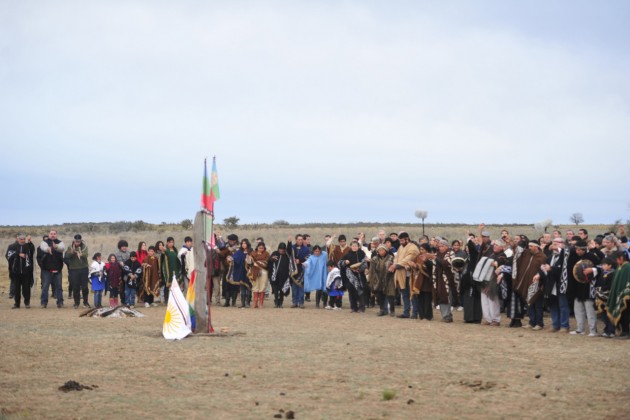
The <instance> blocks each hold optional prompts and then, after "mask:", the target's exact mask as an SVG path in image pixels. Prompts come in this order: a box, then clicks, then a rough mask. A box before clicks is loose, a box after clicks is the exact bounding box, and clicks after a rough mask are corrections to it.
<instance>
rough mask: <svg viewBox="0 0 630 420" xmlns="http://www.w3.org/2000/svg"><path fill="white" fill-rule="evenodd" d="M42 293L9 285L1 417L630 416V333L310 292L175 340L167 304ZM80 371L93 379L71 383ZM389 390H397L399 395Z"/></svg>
mask: <svg viewBox="0 0 630 420" xmlns="http://www.w3.org/2000/svg"><path fill="white" fill-rule="evenodd" d="M38 302H39V301H38V298H36V299H33V301H32V303H33V305H32V308H31V309H29V310H26V309H24V308H22V309H19V310H11V309H10V306H11V304H12V302H11V301H10V300H9V299H8V298H7V294H6V293H4V294H3V295H2V296H1V297H0V345H1V348H2V354H1V355H0V418H21V417H33V418H41V417H57V418H122V417H123V416H125V417H140V416H142V415H150V416H155V417H158V418H184V417H189V418H201V417H212V418H270V419H272V418H274V417H275V418H279V417H278V416H280V417H281V418H287V417H289V418H290V417H291V416H290V415H289V416H288V412H289V411H292V412H293V413H294V417H295V418H296V419H302V418H322V419H327V418H370V419H376V418H419V417H429V416H430V417H433V418H453V417H463V418H508V417H516V418H528V417H539V418H541V417H542V418H627V416H628V412H629V410H630V385H629V382H628V365H629V361H630V341H623V340H621V341H620V340H606V339H603V338H588V337H583V336H570V335H568V334H563V335H560V334H552V333H549V332H547V330H543V331H540V332H533V331H526V330H522V329H518V330H515V329H509V328H505V327H499V328H493V327H483V326H480V325H468V324H464V323H463V322H462V320H461V313H456V317H455V322H454V323H452V324H444V323H441V322H439V320H433V321H431V322H428V321H417V320H401V319H394V318H390V317H376V316H375V313H376V311H375V310H374V309H369V310H368V311H367V313H365V314H352V313H350V311H349V310H347V309H344V310H343V311H326V310H323V309H320V310H318V309H315V305H314V303H307V304H306V305H307V308H306V309H304V310H300V309H290V308H288V307H286V306H287V305H286V304H285V308H284V309H274V308H273V305H266V306H265V308H264V309H244V310H241V309H236V308H222V307H214V308H213V315H214V316H213V319H214V325H215V328H217V330H218V328H220V327H227V328H229V331H230V333H231V334H232V335H228V336H225V337H192V338H187V339H185V340H183V341H180V342H170V341H166V340H165V339H164V338H163V337H162V335H161V331H162V321H163V318H164V313H165V308H164V307H157V308H148V309H145V308H140V311H141V312H143V313H144V314H146V317H145V318H125V319H109V318H79V317H78V313H79V311H77V310H74V309H71V308H69V307H67V306H66V307H65V308H63V309H57V308H55V307H54V304H51V305H50V306H49V308H48V309H40V308H39V305H38ZM266 303H267V302H266ZM344 306H347V303H346V302H344ZM435 315H436V316H437V317H438V318H439V314H438V313H437V312H436V313H435ZM546 321H548V320H546ZM572 322H573V320H572ZM69 380H74V381H77V382H79V383H80V384H82V385H88V386H90V387H93V389H92V390H88V389H84V390H82V391H70V392H67V393H64V392H62V391H60V390H59V389H58V388H59V387H60V386H62V385H63V384H64V383H66V382H67V381H69ZM384 391H387V392H389V395H391V394H395V395H394V397H393V398H392V399H391V400H388V401H386V400H384V398H383V394H384Z"/></svg>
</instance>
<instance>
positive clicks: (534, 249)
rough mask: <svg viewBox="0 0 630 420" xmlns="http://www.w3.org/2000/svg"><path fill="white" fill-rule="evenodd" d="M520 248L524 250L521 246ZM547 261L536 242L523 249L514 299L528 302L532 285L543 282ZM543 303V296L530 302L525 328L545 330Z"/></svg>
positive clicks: (517, 261) (515, 281)
mask: <svg viewBox="0 0 630 420" xmlns="http://www.w3.org/2000/svg"><path fill="white" fill-rule="evenodd" d="M521 236H523V235H521ZM522 245H524V244H522ZM519 247H521V248H522V246H521V244H519ZM546 261H547V257H546V256H545V254H544V253H543V252H542V249H541V247H540V243H539V242H538V241H535V240H531V241H529V242H528V243H527V249H523V251H522V253H521V254H520V255H519V256H518V258H516V276H515V278H514V283H513V284H514V291H515V292H516V296H512V298H516V299H520V300H521V302H522V301H526V300H527V295H528V292H529V287H530V286H531V285H532V283H536V282H539V281H540V280H541V273H542V271H541V267H542V265H543V264H544V263H545V262H546ZM542 301H543V299H542V296H540V297H538V298H537V299H536V300H535V301H534V302H530V304H529V307H528V309H527V314H528V316H529V324H527V325H524V326H523V328H531V329H533V330H535V331H538V330H542V329H543V327H544V324H543V310H542ZM512 319H513V320H514V319H518V318H512Z"/></svg>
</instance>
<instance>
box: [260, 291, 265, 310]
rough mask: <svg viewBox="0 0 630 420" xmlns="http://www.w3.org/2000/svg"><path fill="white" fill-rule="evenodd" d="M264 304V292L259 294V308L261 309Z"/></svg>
mask: <svg viewBox="0 0 630 420" xmlns="http://www.w3.org/2000/svg"><path fill="white" fill-rule="evenodd" d="M264 303H265V292H262V293H260V307H261V309H262V307H263V304H264Z"/></svg>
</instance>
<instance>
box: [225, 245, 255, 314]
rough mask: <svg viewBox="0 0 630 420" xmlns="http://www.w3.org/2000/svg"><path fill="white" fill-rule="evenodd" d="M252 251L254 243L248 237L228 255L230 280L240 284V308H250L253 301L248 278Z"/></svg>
mask: <svg viewBox="0 0 630 420" xmlns="http://www.w3.org/2000/svg"><path fill="white" fill-rule="evenodd" d="M251 253H252V245H251V244H250V243H249V241H248V240H247V239H243V240H242V241H241V246H240V247H239V248H238V250H237V251H236V252H235V253H234V254H233V255H231V256H228V257H227V258H228V261H229V262H230V268H229V271H228V275H227V277H228V281H229V282H231V283H232V284H238V285H239V286H240V289H241V290H240V291H241V306H240V308H241V309H242V308H249V307H250V302H251V299H252V297H251V289H252V284H251V282H250V281H249V278H247V261H246V259H247V257H248V256H249V255H250V254H251Z"/></svg>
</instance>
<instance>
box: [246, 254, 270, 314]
mask: <svg viewBox="0 0 630 420" xmlns="http://www.w3.org/2000/svg"><path fill="white" fill-rule="evenodd" d="M248 260H249V263H248V269H247V277H248V278H249V280H250V281H251V283H252V293H253V294H254V308H258V304H259V302H260V307H261V308H262V307H263V304H264V302H265V290H267V282H268V280H269V272H268V270H267V262H268V261H269V252H267V247H266V246H265V243H264V242H259V243H258V244H257V245H256V250H255V251H254V252H252V254H251V255H250V256H249V258H248Z"/></svg>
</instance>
